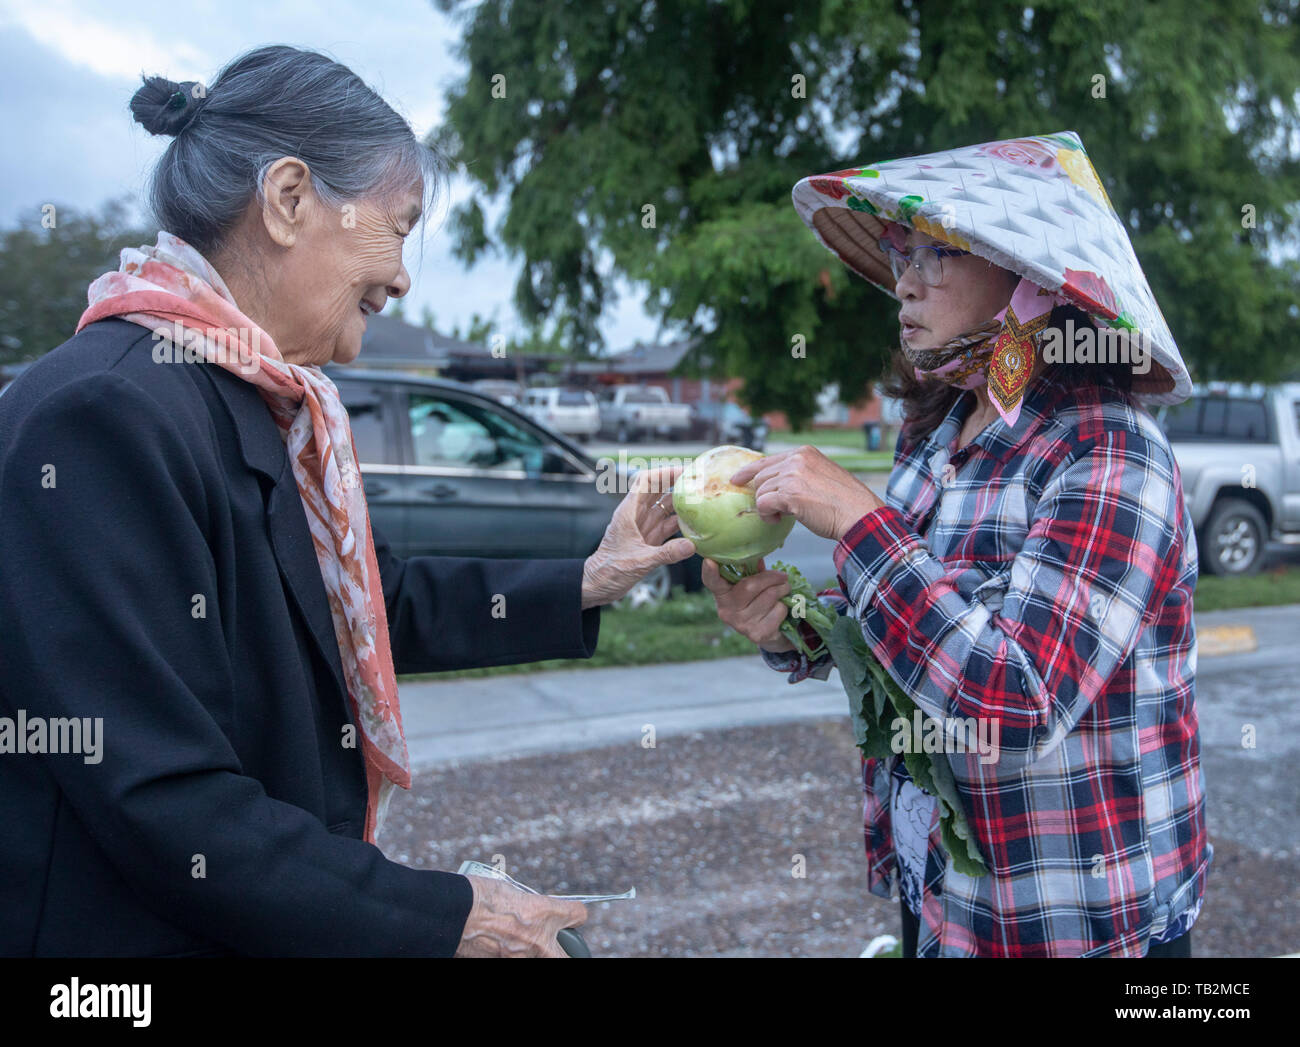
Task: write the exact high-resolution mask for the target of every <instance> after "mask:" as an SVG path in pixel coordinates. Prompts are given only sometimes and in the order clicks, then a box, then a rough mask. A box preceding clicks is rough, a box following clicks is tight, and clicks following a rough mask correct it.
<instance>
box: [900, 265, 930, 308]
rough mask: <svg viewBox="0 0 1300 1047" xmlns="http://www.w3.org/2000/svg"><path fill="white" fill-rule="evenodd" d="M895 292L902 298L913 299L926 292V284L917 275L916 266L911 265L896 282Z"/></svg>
mask: <svg viewBox="0 0 1300 1047" xmlns="http://www.w3.org/2000/svg"><path fill="white" fill-rule="evenodd" d="M894 292H895V294H897V295H898V297H899V298H900V299H905V300H907V301H912V300H914V299H917V298H920V297H921V295H923V294H924V293H925V284H924V282H923V281H922V280H921V278H920V276H918V275H917V272H916V266H914V265H909V266H908V267H907V268H906V269H904V270H903V275H902V276H900V277H899V278H898V279H897V280H896V281H895V282H894Z"/></svg>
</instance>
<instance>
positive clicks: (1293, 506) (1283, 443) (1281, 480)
mask: <svg viewBox="0 0 1300 1047" xmlns="http://www.w3.org/2000/svg"><path fill="white" fill-rule="evenodd" d="M1157 417H1158V420H1159V422H1160V424H1161V426H1162V427H1163V429H1164V431H1165V435H1166V436H1167V437H1168V438H1169V443H1170V445H1171V446H1172V447H1173V451H1174V457H1175V458H1176V459H1177V460H1178V468H1179V471H1180V472H1181V473H1182V476H1183V497H1184V499H1185V500H1186V502H1187V507H1188V509H1189V511H1190V512H1191V516H1192V522H1193V524H1194V525H1195V526H1196V538H1197V547H1198V549H1199V552H1200V561H1201V568H1202V570H1204V571H1207V572H1209V573H1210V574H1219V575H1244V574H1253V573H1254V572H1256V571H1258V570H1259V568H1260V565H1261V564H1262V563H1263V560H1264V555H1265V551H1266V546H1267V545H1268V543H1269V542H1270V541H1274V542H1280V543H1284V544H1287V545H1300V383H1289V384H1284V385H1277V386H1268V387H1265V386H1252V387H1242V386H1236V387H1233V388H1231V389H1230V390H1229V391H1226V392H1206V391H1202V390H1198V391H1197V392H1196V394H1195V395H1193V396H1192V398H1191V399H1189V400H1187V401H1185V402H1184V403H1181V404H1177V405H1175V406H1172V407H1165V408H1162V409H1161V411H1160V413H1159V415H1158V416H1157Z"/></svg>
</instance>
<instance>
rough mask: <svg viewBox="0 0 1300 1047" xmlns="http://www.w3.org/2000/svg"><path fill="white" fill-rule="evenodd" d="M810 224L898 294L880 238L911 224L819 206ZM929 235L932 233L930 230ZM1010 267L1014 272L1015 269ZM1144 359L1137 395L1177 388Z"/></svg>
mask: <svg viewBox="0 0 1300 1047" xmlns="http://www.w3.org/2000/svg"><path fill="white" fill-rule="evenodd" d="M811 224H812V227H813V229H814V230H815V231H816V233H817V235H818V236H819V237H820V238H821V240H822V242H823V243H824V244H825V245H826V246H827V247H828V248H830V250H831V251H832V252H834V254H835V255H836V256H837V257H838V258H839V259H840V260H841V261H842V262H843V263H844V264H845V265H846V266H848V267H849V269H851V270H852V271H853V272H855V273H857V274H858V275H859V276H860V277H862V278H863V279H864V280H866V281H867V282H868V283H871V284H873V285H874V286H876V287H878V288H880V290H882V291H884V292H885V293H886V294H888V295H889V296H890V297H892V298H894V299H897V298H898V290H897V281H896V280H895V279H894V272H893V269H892V268H891V267H890V265H889V261H888V260H887V259H886V258H885V255H884V252H883V251H881V250H880V241H881V239H883V238H884V236H885V234H886V233H887V232H888V230H889V227H890V226H891V225H900V226H903V227H904V228H908V229H910V228H914V227H913V226H910V225H908V224H907V223H906V222H895V221H893V220H891V219H886V218H881V217H879V216H878V215H871V214H866V213H864V212H862V211H854V210H851V209H849V208H847V207H823V208H821V209H820V210H817V211H815V212H813V214H812V217H811ZM929 235H931V236H933V233H930V234H929ZM934 239H936V240H938V239H940V237H938V236H935V237H934ZM979 247H980V245H979V244H975V243H972V244H971V253H972V254H975V255H978V256H980V257H984V255H983V253H982V252H981V251H980V250H979ZM988 260H989V261H991V262H993V263H994V264H1001V263H1000V262H999V261H998V260H996V259H988ZM1003 267H1004V268H1009V267H1006V266H1003ZM1011 271H1012V272H1015V270H1011ZM1017 275H1018V276H1026V274H1024V273H1017ZM1027 278H1028V279H1031V280H1032V279H1033V276H1032V275H1028V276H1027ZM1079 308H1081V309H1083V311H1084V312H1085V313H1088V316H1089V318H1090V319H1091V320H1092V321H1093V323H1094V326H1096V327H1097V329H1098V330H1099V331H1104V332H1105V334H1106V336H1107V337H1109V338H1112V339H1114V343H1115V346H1116V348H1117V349H1118V348H1120V347H1122V348H1123V349H1124V351H1125V359H1132V355H1131V353H1130V352H1129V350H1130V349H1131V348H1132V346H1131V339H1130V337H1129V335H1128V333H1127V332H1125V331H1123V330H1115V329H1112V328H1110V327H1109V326H1108V325H1106V324H1105V323H1104V322H1103V321H1101V320H1100V318H1098V317H1096V316H1095V315H1093V314H1092V313H1090V312H1088V310H1087V309H1084V308H1083V307H1082V306H1080V307H1079ZM1148 362H1149V364H1150V370H1148V371H1147V373H1146V374H1139V373H1137V372H1136V371H1134V372H1133V392H1134V393H1135V394H1137V395H1138V396H1143V397H1151V398H1155V399H1164V398H1166V397H1170V396H1173V395H1174V394H1175V393H1176V392H1177V391H1178V382H1177V380H1176V379H1175V377H1174V376H1173V375H1172V374H1171V373H1170V372H1169V370H1168V369H1167V368H1166V367H1165V366H1164V365H1163V364H1161V363H1160V361H1158V360H1156V359H1155V358H1154V357H1150V358H1149V361H1148ZM1180 398H1181V397H1180Z"/></svg>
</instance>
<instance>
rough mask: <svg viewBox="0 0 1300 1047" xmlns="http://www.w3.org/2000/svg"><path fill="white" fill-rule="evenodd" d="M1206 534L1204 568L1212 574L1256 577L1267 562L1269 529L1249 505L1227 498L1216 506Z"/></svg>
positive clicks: (1262, 518) (1206, 525)
mask: <svg viewBox="0 0 1300 1047" xmlns="http://www.w3.org/2000/svg"><path fill="white" fill-rule="evenodd" d="M1202 534H1203V536H1204V537H1203V538H1202V539H1201V542H1200V558H1201V567H1202V568H1203V569H1204V570H1205V571H1207V572H1209V573H1210V574H1217V575H1228V576H1240V575H1247V574H1254V573H1255V572H1256V571H1258V570H1259V568H1260V565H1261V564H1262V563H1263V562H1264V551H1265V544H1266V543H1267V541H1268V525H1267V524H1265V523H1264V515H1263V514H1262V513H1261V512H1260V511H1259V510H1258V509H1256V508H1255V507H1254V506H1253V505H1251V504H1250V503H1249V502H1246V501H1243V500H1242V499H1240V498H1224V499H1223V500H1221V501H1219V502H1218V503H1216V504H1215V506H1214V510H1213V512H1211V513H1210V518H1209V520H1207V521H1206V524H1205V527H1204V529H1203V531H1202Z"/></svg>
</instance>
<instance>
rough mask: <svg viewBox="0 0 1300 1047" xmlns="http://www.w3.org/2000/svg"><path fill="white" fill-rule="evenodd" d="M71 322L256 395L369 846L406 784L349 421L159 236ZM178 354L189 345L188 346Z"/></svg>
mask: <svg viewBox="0 0 1300 1047" xmlns="http://www.w3.org/2000/svg"><path fill="white" fill-rule="evenodd" d="M87 297H88V299H89V302H90V306H89V308H88V309H87V310H86V311H85V312H84V313H83V314H82V316H81V320H80V321H79V322H78V323H77V330H78V331H80V330H81V329H82V328H83V327H85V326H86V325H87V324H91V323H94V322H95V321H96V320H102V319H104V318H105V317H110V316H120V317H122V318H123V319H124V320H129V321H131V322H133V323H137V324H141V325H142V326H145V327H148V328H150V329H152V330H153V331H154V337H155V340H156V341H157V342H158V343H160V344H156V345H155V354H157V352H158V351H159V350H160V349H166V350H167V351H170V352H172V353H175V354H177V355H178V356H179V355H180V354H181V353H182V352H184V359H185V360H187V361H191V362H195V361H198V360H202V361H205V362H207V363H210V364H214V365H216V366H219V367H223V368H225V369H226V370H227V371H230V372H231V373H232V374H237V375H238V376H239V377H240V378H242V379H243V380H244V381H246V382H251V383H252V384H253V385H254V386H256V387H257V391H258V392H259V393H260V394H261V396H262V399H263V400H264V401H265V402H266V405H267V407H268V408H269V409H270V411H271V414H272V416H273V417H274V419H275V421H276V424H277V426H278V428H279V431H280V437H281V439H282V440H284V442H285V446H286V449H287V451H288V455H289V461H290V464H291V465H292V467H293V476H294V480H295V481H296V482H297V485H298V493H299V495H300V496H301V497H302V504H303V509H304V510H305V512H306V516H307V525H308V527H309V529H310V531H311V537H312V544H313V545H314V546H315V549H316V559H317V562H318V563H319V564H320V570H321V579H322V580H323V581H324V583H325V592H326V596H327V597H328V599H329V606H330V615H331V617H332V618H333V620H334V635H335V638H336V639H337V640H338V645H339V654H340V656H341V660H342V663H343V673H344V679H345V682H346V684H347V691H348V703H349V706H350V708H351V711H352V719H353V721H354V723H355V724H356V725H357V726H358V727H359V728H360V730H361V748H362V756H363V759H364V761H365V768H366V786H367V804H366V824H365V839H366V840H367V841H369V842H370V843H374V842H375V838H376V836H377V835H378V832H379V829H380V827H381V826H382V824H383V819H384V814H385V812H386V810H387V807H388V801H389V799H390V798H391V792H392V787H393V786H394V785H400V786H401V787H402V788H403V789H409V788H410V786H411V773H410V760H409V758H408V755H407V750H406V735H405V733H404V732H403V730H402V713H401V709H400V707H399V705H398V698H397V680H396V677H395V676H394V673H393V656H392V651H391V649H390V647H389V640H388V615H387V612H386V609H385V607H384V593H383V585H382V582H381V579H380V576H379V567H378V565H377V563H376V561H375V546H374V539H373V537H372V535H371V530H370V513H369V510H368V508H367V506H366V499H365V492H364V489H363V488H362V484H361V472H360V470H359V468H358V467H357V461H356V447H355V444H354V443H353V441H352V427H351V425H350V423H349V421H348V415H347V412H346V411H345V410H344V408H343V404H342V403H341V402H340V400H339V394H338V390H337V388H335V386H334V383H333V382H331V381H330V380H329V378H328V377H326V376H325V375H324V374H322V373H321V370H320V368H319V367H315V366H300V365H298V364H291V363H287V362H286V361H285V360H284V358H283V357H282V356H281V355H280V351H279V350H278V349H277V348H276V345H275V342H274V341H273V340H272V339H271V336H270V335H269V334H267V333H266V332H265V331H263V330H262V329H261V328H259V327H258V326H257V325H256V324H255V323H253V321H252V320H250V319H249V318H248V317H247V316H246V315H244V313H243V312H242V311H241V310H240V309H239V307H238V306H237V305H236V304H235V299H234V297H233V296H232V295H231V293H230V289H229V288H228V287H227V286H226V283H225V281H224V280H222V279H221V276H220V274H219V273H218V272H217V271H216V270H215V269H214V268H212V266H211V265H209V264H208V262H207V261H206V260H205V259H204V258H203V256H202V255H201V254H199V252H198V251H196V250H195V249H194V248H193V247H191V246H190V245H189V244H187V243H185V241H183V240H181V239H180V238H179V237H176V236H173V235H172V234H171V233H168V232H159V233H158V242H157V244H156V245H154V246H148V245H145V246H142V247H139V248H126V249H124V250H123V251H122V253H121V267H120V268H119V269H118V270H117V271H115V272H107V273H104V274H103V275H102V276H100V277H99V278H98V279H96V280H95V281H94V283H92V284H91V285H90V288H89V290H88V292H87ZM183 346H184V348H183Z"/></svg>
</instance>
